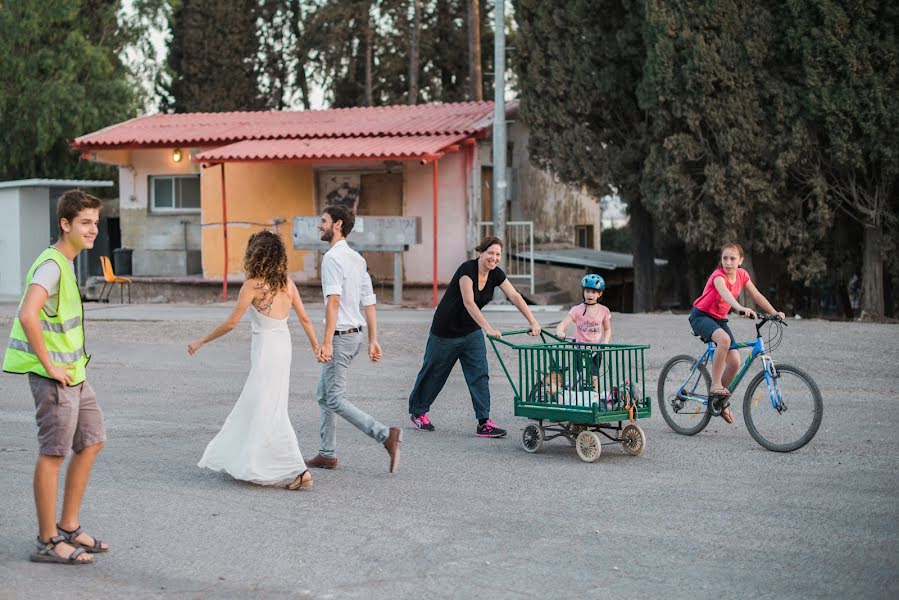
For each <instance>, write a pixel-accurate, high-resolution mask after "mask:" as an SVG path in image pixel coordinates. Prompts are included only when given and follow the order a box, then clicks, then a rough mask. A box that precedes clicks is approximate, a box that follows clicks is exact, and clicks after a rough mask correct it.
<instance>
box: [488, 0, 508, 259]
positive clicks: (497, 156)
mask: <svg viewBox="0 0 899 600" xmlns="http://www.w3.org/2000/svg"><path fill="white" fill-rule="evenodd" d="M493 10H494V12H495V15H494V17H495V25H494V34H493V39H494V49H493V102H494V110H493V182H492V189H491V200H492V205H493V206H492V208H493V235H495V236H496V237H498V238H499V239H501V240H503V241H504V242H506V241H507V240H505V239H503V238H505V236H506V17H505V12H506V11H505V1H504V0H496V4H495V6H494V9H493ZM504 265H505V260H504V259H501V260H500V266H501V267H502V266H504Z"/></svg>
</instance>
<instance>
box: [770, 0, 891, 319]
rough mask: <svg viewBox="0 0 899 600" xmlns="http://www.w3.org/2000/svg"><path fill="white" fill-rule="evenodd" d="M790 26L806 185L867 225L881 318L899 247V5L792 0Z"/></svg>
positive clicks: (869, 280) (864, 266)
mask: <svg viewBox="0 0 899 600" xmlns="http://www.w3.org/2000/svg"><path fill="white" fill-rule="evenodd" d="M787 14H788V23H789V27H788V28H787V30H786V33H787V43H788V47H789V49H790V51H791V52H792V53H793V54H794V55H795V56H797V57H798V61H797V62H798V64H799V65H801V76H802V79H803V82H804V83H805V85H804V86H803V89H802V95H801V106H802V111H803V121H804V123H805V124H806V126H807V132H808V135H809V138H810V141H811V143H810V145H809V152H808V153H807V154H806V155H805V156H804V157H803V161H802V162H801V164H800V165H799V168H798V169H797V170H798V172H799V173H800V175H801V177H802V180H803V183H804V184H805V186H806V189H807V191H809V192H810V193H811V194H812V195H814V196H815V197H817V198H820V199H822V200H823V201H826V202H828V203H829V204H831V205H832V206H834V207H835V208H836V209H838V210H840V211H842V212H843V213H844V214H846V215H848V216H849V217H850V218H851V219H853V220H855V221H856V222H857V223H858V224H859V226H860V227H861V229H862V234H863V240H864V242H863V251H862V254H861V258H860V262H861V265H860V266H861V272H862V277H861V279H862V286H863V287H862V310H863V311H865V313H866V314H867V315H869V316H872V317H875V318H877V317H881V316H883V315H884V314H885V312H887V310H892V307H885V298H884V296H885V294H884V291H885V290H884V262H885V261H888V262H887V264H888V265H889V266H891V268H892V270H893V272H894V273H897V270H899V269H897V267H899V260H897V259H896V250H897V245H899V233H897V232H899V227H897V226H899V198H897V196H899V145H897V139H899V95H897V90H899V39H897V35H896V31H897V30H896V26H897V23H899V7H897V5H896V4H895V3H894V2H883V1H879V0H852V1H845V2H837V1H834V0H794V1H792V2H789V3H788V13H787Z"/></svg>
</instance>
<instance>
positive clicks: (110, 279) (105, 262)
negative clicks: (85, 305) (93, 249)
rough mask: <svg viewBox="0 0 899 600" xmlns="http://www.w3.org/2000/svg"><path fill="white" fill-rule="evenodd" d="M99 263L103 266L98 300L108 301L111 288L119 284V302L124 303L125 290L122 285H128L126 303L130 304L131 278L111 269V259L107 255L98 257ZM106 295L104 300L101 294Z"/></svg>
mask: <svg viewBox="0 0 899 600" xmlns="http://www.w3.org/2000/svg"><path fill="white" fill-rule="evenodd" d="M100 265H101V266H102V267H103V288H102V289H101V290H100V302H109V295H110V294H111V293H112V288H113V287H114V286H115V285H116V284H118V286H119V296H120V298H119V303H121V304H124V303H125V290H124V287H125V286H126V285H127V286H128V304H131V279H129V278H128V277H119V276H117V275H116V274H115V272H114V271H113V270H112V261H110V260H109V257H108V256H101V257H100ZM104 295H105V296H106V299H105V300H104V298H103V296H104Z"/></svg>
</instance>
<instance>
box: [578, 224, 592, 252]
mask: <svg viewBox="0 0 899 600" xmlns="http://www.w3.org/2000/svg"><path fill="white" fill-rule="evenodd" d="M574 245H575V246H577V247H578V248H593V225H575V226H574Z"/></svg>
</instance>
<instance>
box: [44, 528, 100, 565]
mask: <svg viewBox="0 0 899 600" xmlns="http://www.w3.org/2000/svg"><path fill="white" fill-rule="evenodd" d="M68 543H69V542H68V541H66V538H65V537H64V536H61V535H55V536H53V537H52V538H50V539H49V540H47V541H46V542H44V541H41V537H40V536H38V538H37V549H36V550H35V551H34V552H32V553H31V556H30V557H29V560H31V562H36V563H55V564H58V565H92V564H94V557H93V556H91V555H90V554H88V553H87V552H85V551H84V548H82V547H80V546H78V547H76V548H75V550H74V551H73V552H72V553H71V554H70V555H69V556H68V558H63V556H62V555H61V554H60V553H59V552H57V551H56V547H57V546H58V545H60V544H68ZM82 554H84V555H85V556H87V557H88V558H87V559H85V560H79V559H78V557H79V556H81V555H82Z"/></svg>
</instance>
